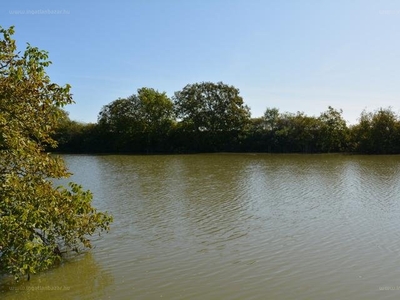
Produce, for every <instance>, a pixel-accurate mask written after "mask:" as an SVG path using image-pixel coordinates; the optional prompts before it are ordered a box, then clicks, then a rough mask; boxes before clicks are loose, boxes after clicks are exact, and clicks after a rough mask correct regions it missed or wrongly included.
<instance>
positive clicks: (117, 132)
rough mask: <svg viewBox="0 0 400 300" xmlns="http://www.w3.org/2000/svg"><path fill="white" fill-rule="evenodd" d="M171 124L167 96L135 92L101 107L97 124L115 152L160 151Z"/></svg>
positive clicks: (153, 92)
mask: <svg viewBox="0 0 400 300" xmlns="http://www.w3.org/2000/svg"><path fill="white" fill-rule="evenodd" d="M173 121H174V114H173V103H172V101H171V100H170V99H169V98H168V96H167V95H166V93H160V92H158V91H156V90H154V89H151V88H141V89H138V92H137V94H134V95H132V96H130V97H128V98H127V99H117V100H115V101H113V102H111V103H110V104H108V105H106V106H104V107H103V109H102V110H101V112H100V114H99V119H98V123H99V126H100V128H101V130H102V131H103V132H104V133H105V134H106V135H105V137H106V138H108V139H113V140H114V146H113V149H114V150H116V151H146V152H149V151H150V152H153V151H162V150H165V149H163V147H164V146H165V140H166V139H167V136H168V133H169V131H170V129H171V126H172V123H173Z"/></svg>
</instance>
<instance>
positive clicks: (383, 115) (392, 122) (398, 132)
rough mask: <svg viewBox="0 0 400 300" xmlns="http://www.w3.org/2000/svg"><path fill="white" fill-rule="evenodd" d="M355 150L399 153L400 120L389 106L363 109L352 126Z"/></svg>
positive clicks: (375, 152) (372, 152)
mask: <svg viewBox="0 0 400 300" xmlns="http://www.w3.org/2000/svg"><path fill="white" fill-rule="evenodd" d="M351 133H352V142H353V144H354V145H355V146H354V147H355V151H357V152H361V153H370V154H393V153H400V143H399V142H400V121H399V118H398V116H397V115H396V114H395V113H394V112H393V110H392V109H391V108H386V109H384V108H380V109H378V110H377V111H375V112H373V113H372V112H366V111H363V112H362V113H361V116H360V121H359V124H357V125H356V126H354V127H352V129H351Z"/></svg>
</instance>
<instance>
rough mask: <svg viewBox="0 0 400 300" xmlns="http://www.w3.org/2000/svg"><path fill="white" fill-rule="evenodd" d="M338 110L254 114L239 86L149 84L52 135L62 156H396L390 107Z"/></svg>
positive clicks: (397, 138)
mask: <svg viewBox="0 0 400 300" xmlns="http://www.w3.org/2000/svg"><path fill="white" fill-rule="evenodd" d="M342 113H343V112H342V110H340V109H334V108H332V107H330V106H329V107H328V108H327V110H326V111H324V112H322V113H321V114H320V115H319V116H308V115H306V114H304V113H302V112H297V113H290V112H280V111H279V109H277V108H266V110H265V113H264V115H263V116H262V117H260V118H251V114H250V109H249V107H248V106H246V105H245V103H244V101H243V98H242V97H241V96H240V94H239V90H238V89H237V88H236V87H234V86H229V85H226V84H224V83H222V82H218V83H212V82H201V83H195V84H188V85H186V86H185V87H184V88H183V89H182V90H181V91H178V92H175V94H174V96H173V97H172V98H169V97H168V96H167V95H166V93H162V92H159V91H157V90H154V89H152V88H141V89H139V90H138V91H137V93H136V94H133V95H132V96H130V97H127V98H119V99H117V100H115V101H113V102H111V103H110V104H108V105H105V106H104V107H103V108H102V109H101V111H100V112H99V115H98V121H97V123H95V124H83V123H79V122H76V121H73V120H70V119H69V118H68V115H67V114H66V113H64V117H63V118H62V119H61V120H60V122H59V126H58V128H57V130H56V132H55V134H54V138H55V139H56V140H57V142H58V145H59V146H58V151H59V152H63V153H147V154H156V153H160V154H161V153H202V152H268V153H330V152H339V153H341V152H344V153H362V154H398V153H400V118H399V116H398V115H397V114H396V113H395V112H394V111H393V110H392V108H379V109H377V110H375V111H373V112H367V111H363V112H361V115H360V118H359V121H358V123H357V124H355V125H351V126H348V125H347V123H346V121H345V120H344V119H343V116H342Z"/></svg>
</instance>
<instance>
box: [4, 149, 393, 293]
mask: <svg viewBox="0 0 400 300" xmlns="http://www.w3.org/2000/svg"><path fill="white" fill-rule="evenodd" d="M65 159H66V161H67V163H68V165H69V167H70V169H71V171H72V172H74V173H75V175H74V177H73V180H74V181H77V182H79V183H81V184H82V185H83V186H85V187H86V188H89V189H91V190H92V192H93V193H94V195H95V205H96V206H97V207H99V208H100V209H102V210H108V211H110V212H111V213H112V214H113V215H114V220H115V221H114V224H113V227H112V231H111V233H110V234H107V235H104V236H103V237H100V238H99V237H96V238H95V240H94V244H95V246H96V248H95V249H94V250H93V251H92V252H91V253H92V254H91V255H90V254H87V255H85V256H84V257H82V258H81V259H80V260H76V261H75V260H74V261H72V262H68V263H65V264H63V265H62V266H61V267H58V268H55V269H53V270H51V271H50V272H47V273H44V274H41V275H38V276H34V277H33V279H31V282H30V283H28V284H32V285H34V284H35V280H36V281H37V280H41V281H43V282H45V284H47V285H49V286H54V285H63V286H64V285H66V286H70V287H73V288H71V289H70V290H69V291H67V292H66V293H65V294H64V295H66V298H67V299H68V298H71V299H108V298H110V299H155V298H160V297H163V298H166V299H377V298H379V299H397V298H398V296H399V295H398V294H397V293H398V292H396V291H390V290H389V291H384V289H385V288H386V289H388V288H393V287H397V286H399V285H400V284H399V283H398V280H397V278H400V268H399V267H398V266H397V260H398V256H399V242H398V241H399V240H400V239H399V238H400V202H399V195H400V193H399V192H400V157H398V156H343V155H250V154H246V155H245V154H212V155H180V156H173V155H171V156H74V155H68V156H65ZM89 262H91V263H89ZM90 274H92V275H93V276H91V275H90ZM59 283H60V284H59ZM22 284H25V283H22ZM36 284H38V283H36ZM41 284H42V283H41ZM9 287H10V286H9V285H8V284H7V283H5V284H3V285H2V287H1V289H2V290H1V296H2V297H1V299H3V298H5V299H24V298H23V297H25V298H26V299H31V298H32V299H38V298H37V296H38V295H42V294H40V293H39V292H38V293H36V294H34V293H33V292H32V293H27V292H24V294H21V292H20V291H10V289H9ZM54 293H55V292H54ZM43 295H49V296H48V297H49V298H50V297H52V298H57V296H56V294H51V295H50V293H48V292H47V291H46V293H43ZM28 297H31V298H28ZM35 297H36V298H35ZM40 299H45V298H40Z"/></svg>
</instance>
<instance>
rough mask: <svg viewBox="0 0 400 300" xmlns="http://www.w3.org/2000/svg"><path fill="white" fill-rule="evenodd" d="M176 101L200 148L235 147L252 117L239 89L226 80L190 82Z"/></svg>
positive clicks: (183, 123)
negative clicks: (227, 83)
mask: <svg viewBox="0 0 400 300" xmlns="http://www.w3.org/2000/svg"><path fill="white" fill-rule="evenodd" d="M173 100H174V104H175V111H176V114H177V117H178V118H179V119H180V121H181V123H182V125H183V127H184V128H185V130H186V131H187V132H191V134H192V136H194V137H195V141H196V143H195V144H196V145H197V150H200V151H221V150H226V149H229V148H232V147H233V144H235V143H237V139H238V137H239V135H240V133H241V132H242V131H243V130H244V129H245V127H246V125H247V124H248V122H249V120H250V109H249V108H248V107H247V106H246V105H244V102H243V98H242V97H241V96H240V95H239V90H238V89H237V88H235V87H234V86H229V85H226V84H224V83H222V82H218V83H212V82H202V83H195V84H188V85H186V86H185V87H184V88H183V89H182V90H181V91H178V92H175V96H174V97H173Z"/></svg>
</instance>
